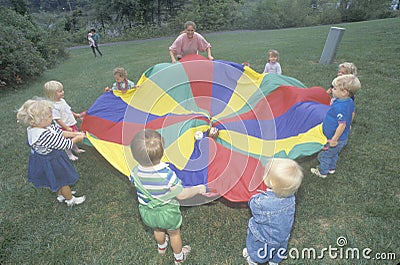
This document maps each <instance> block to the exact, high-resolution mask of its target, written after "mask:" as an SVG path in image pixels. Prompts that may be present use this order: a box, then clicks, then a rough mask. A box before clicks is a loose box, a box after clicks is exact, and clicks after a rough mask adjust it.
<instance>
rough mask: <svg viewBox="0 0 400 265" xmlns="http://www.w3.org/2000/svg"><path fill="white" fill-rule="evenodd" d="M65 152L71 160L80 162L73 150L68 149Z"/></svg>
mask: <svg viewBox="0 0 400 265" xmlns="http://www.w3.org/2000/svg"><path fill="white" fill-rule="evenodd" d="M65 152H66V153H67V155H68V158H69V160H72V161H75V160H78V157H77V156H74V154H73V153H72V150H71V149H66V150H65Z"/></svg>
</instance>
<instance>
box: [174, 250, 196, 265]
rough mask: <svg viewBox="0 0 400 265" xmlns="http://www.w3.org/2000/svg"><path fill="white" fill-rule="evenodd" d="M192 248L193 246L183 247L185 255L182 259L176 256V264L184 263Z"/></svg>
mask: <svg viewBox="0 0 400 265" xmlns="http://www.w3.org/2000/svg"><path fill="white" fill-rule="evenodd" d="M191 250H192V248H191V247H190V246H183V247H182V253H183V257H182V258H181V259H177V258H175V265H179V264H182V263H183V262H184V261H185V260H186V258H187V256H188V255H189V253H190V251H191Z"/></svg>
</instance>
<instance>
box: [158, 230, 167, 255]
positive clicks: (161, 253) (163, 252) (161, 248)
mask: <svg viewBox="0 0 400 265" xmlns="http://www.w3.org/2000/svg"><path fill="white" fill-rule="evenodd" d="M168 242H169V235H168V234H165V243H166V246H165V247H160V246H158V254H160V255H164V254H165V251H167V247H168Z"/></svg>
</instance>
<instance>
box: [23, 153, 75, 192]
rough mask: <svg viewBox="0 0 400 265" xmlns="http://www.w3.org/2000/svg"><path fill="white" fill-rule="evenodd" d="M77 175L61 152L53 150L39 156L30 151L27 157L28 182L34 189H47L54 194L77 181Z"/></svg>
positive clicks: (64, 154)
mask: <svg viewBox="0 0 400 265" xmlns="http://www.w3.org/2000/svg"><path fill="white" fill-rule="evenodd" d="M78 178H79V175H78V172H76V170H75V167H74V165H73V164H72V162H71V161H70V160H69V158H68V156H67V154H66V153H65V152H64V151H63V150H53V151H52V152H51V153H50V154H47V155H41V154H38V153H36V152H35V151H33V150H32V149H31V153H30V155H29V166H28V181H29V182H32V183H33V185H34V186H35V187H36V188H39V187H49V188H50V189H51V191H53V192H56V191H58V190H59V189H60V188H61V187H63V186H67V185H68V186H69V185H72V184H74V183H75V182H77V181H78Z"/></svg>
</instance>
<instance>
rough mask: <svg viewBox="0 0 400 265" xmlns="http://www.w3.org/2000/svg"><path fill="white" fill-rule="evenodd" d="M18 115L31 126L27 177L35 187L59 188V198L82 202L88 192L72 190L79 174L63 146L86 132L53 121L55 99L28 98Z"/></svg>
mask: <svg viewBox="0 0 400 265" xmlns="http://www.w3.org/2000/svg"><path fill="white" fill-rule="evenodd" d="M17 119H18V121H19V122H22V123H24V124H26V125H28V126H29V127H28V129H27V132H28V144H29V146H30V147H31V151H30V155H29V166H28V181H29V182H32V183H33V185H34V186H35V187H36V188H39V187H49V188H50V189H51V191H52V192H57V194H58V196H57V200H58V201H59V202H64V201H65V203H66V204H67V205H68V206H73V205H77V204H81V203H83V202H84V201H85V199H86V198H85V196H82V197H75V196H73V194H74V193H75V191H71V188H70V185H72V184H74V183H75V182H77V181H78V178H79V175H78V173H77V172H76V170H75V168H74V166H73V165H72V162H71V161H70V160H69V159H68V156H67V154H66V153H65V152H64V150H65V149H71V148H72V146H73V144H74V143H76V142H80V141H82V140H83V138H84V137H85V135H84V134H83V133H80V132H70V131H62V130H61V129H60V128H59V127H57V126H55V125H52V124H51V123H52V121H53V115H52V103H51V102H50V101H47V100H44V99H40V98H34V99H30V100H28V101H26V102H25V103H24V104H23V105H22V107H21V108H20V109H19V110H18V113H17Z"/></svg>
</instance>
